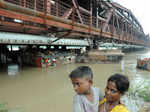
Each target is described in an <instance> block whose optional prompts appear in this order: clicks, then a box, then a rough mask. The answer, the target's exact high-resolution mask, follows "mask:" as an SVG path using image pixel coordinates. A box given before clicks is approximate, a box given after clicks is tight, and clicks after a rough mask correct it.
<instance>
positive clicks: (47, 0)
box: [45, 0, 51, 14]
mask: <svg viewBox="0 0 150 112" xmlns="http://www.w3.org/2000/svg"><path fill="white" fill-rule="evenodd" d="M45 11H46V13H48V14H51V0H45Z"/></svg>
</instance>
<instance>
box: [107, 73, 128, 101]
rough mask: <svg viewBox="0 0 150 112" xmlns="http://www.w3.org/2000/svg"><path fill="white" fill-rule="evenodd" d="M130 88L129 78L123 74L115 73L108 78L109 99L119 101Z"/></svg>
mask: <svg viewBox="0 0 150 112" xmlns="http://www.w3.org/2000/svg"><path fill="white" fill-rule="evenodd" d="M128 88H129V80H128V78H127V77H126V76H124V75H121V74H114V75H112V76H110V77H109V78H108V80H107V86H106V88H105V96H106V99H107V100H110V101H117V100H120V97H121V96H122V95H124V93H125V92H126V91H127V90H128Z"/></svg>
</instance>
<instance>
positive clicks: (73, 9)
mask: <svg viewBox="0 0 150 112" xmlns="http://www.w3.org/2000/svg"><path fill="white" fill-rule="evenodd" d="M74 21H75V7H74V6H73V7H72V30H73V26H74Z"/></svg>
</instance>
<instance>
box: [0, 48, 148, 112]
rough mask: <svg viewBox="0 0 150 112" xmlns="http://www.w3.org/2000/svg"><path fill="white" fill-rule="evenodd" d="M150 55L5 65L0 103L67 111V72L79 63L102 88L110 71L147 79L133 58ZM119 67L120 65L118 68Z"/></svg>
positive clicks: (39, 111)
mask: <svg viewBox="0 0 150 112" xmlns="http://www.w3.org/2000/svg"><path fill="white" fill-rule="evenodd" d="M141 54H142V55H143V56H150V51H148V50H145V51H140V52H134V53H130V54H126V55H125V57H124V62H123V63H124V66H122V67H121V64H120V63H118V64H116V63H115V64H65V65H64V64H59V65H58V64H57V66H56V67H49V68H44V69H41V68H35V67H23V68H21V69H20V68H19V67H18V66H17V65H9V66H8V67H7V69H2V68H1V70H0V103H1V102H2V103H4V102H6V103H8V108H9V110H11V112H43V111H45V112H46V111H47V112H71V111H72V99H73V96H74V94H75V93H74V90H73V87H72V85H71V81H70V79H69V78H68V75H69V73H70V72H71V71H72V70H73V69H74V68H76V67H77V66H80V65H89V66H90V67H91V68H92V70H93V72H94V85H95V86H98V87H100V88H101V90H102V91H104V88H105V85H106V81H107V78H108V77H109V76H110V75H112V74H114V73H118V72H119V73H123V74H125V75H127V76H128V77H129V79H130V81H131V82H132V83H134V84H137V83H138V81H139V80H143V79H145V80H148V79H150V73H149V72H148V71H143V70H138V69H136V58H137V57H139V56H141ZM121 68H122V69H121Z"/></svg>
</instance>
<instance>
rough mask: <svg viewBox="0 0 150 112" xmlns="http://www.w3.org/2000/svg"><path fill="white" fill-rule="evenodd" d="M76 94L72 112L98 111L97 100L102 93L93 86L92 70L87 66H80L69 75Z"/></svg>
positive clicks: (101, 97)
mask: <svg viewBox="0 0 150 112" xmlns="http://www.w3.org/2000/svg"><path fill="white" fill-rule="evenodd" d="M69 77H70V79H71V81H72V84H73V86H74V89H75V91H76V93H77V94H76V95H75V96H74V101H73V112H98V105H99V101H100V100H102V99H103V95H102V94H101V93H100V91H99V89H98V88H96V87H93V86H92V84H93V72H92V70H91V68H89V67H88V66H80V67H78V68H76V69H75V70H73V71H72V72H71V73H70V75H69Z"/></svg>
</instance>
